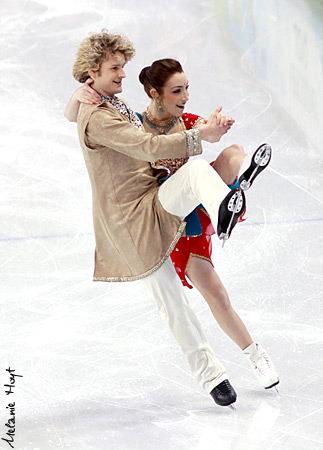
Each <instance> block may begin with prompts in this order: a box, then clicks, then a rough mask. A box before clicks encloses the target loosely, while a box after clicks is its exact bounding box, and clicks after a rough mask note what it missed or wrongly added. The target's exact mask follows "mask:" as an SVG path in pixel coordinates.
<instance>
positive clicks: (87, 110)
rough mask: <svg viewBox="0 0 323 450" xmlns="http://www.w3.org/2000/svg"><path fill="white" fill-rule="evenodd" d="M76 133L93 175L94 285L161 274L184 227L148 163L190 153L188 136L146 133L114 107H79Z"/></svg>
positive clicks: (105, 105) (106, 104)
mask: <svg viewBox="0 0 323 450" xmlns="http://www.w3.org/2000/svg"><path fill="white" fill-rule="evenodd" d="M77 122H78V132H79V139H80V142H81V147H82V150H83V154H84V158H85V163H86V166H87V170H88V172H89V176H90V181H91V186H92V197H93V222H94V232H95V240H96V249H95V270H94V280H95V281H132V280H137V279H140V278H143V277H145V276H147V275H149V274H150V273H151V272H153V271H154V270H157V269H158V268H159V267H160V266H161V264H163V262H164V261H165V260H166V258H167V257H168V256H169V255H170V253H171V252H172V250H173V248H174V247H175V245H176V243H177V241H178V239H179V238H180V237H181V235H182V233H183V231H184V229H185V222H182V221H181V219H180V218H179V217H177V216H174V215H171V214H169V213H168V212H166V211H165V210H164V208H163V207H162V205H161V203H160V201H159V199H158V187H159V184H158V176H161V174H163V175H164V174H165V173H164V172H161V171H159V170H156V169H152V167H151V165H150V162H154V161H156V160H157V159H162V158H176V157H177V158H180V157H187V156H191V155H192V154H194V155H196V154H197V153H201V152H202V149H201V146H199V150H198V151H196V148H195V150H194V152H191V149H190V146H189V145H187V135H186V133H187V132H184V131H183V132H179V133H174V134H171V135H168V136H155V137H153V136H152V135H151V134H150V133H145V132H143V131H142V130H140V129H138V128H136V127H135V126H134V125H132V124H131V123H130V121H129V120H128V119H127V117H126V116H124V115H123V114H120V113H119V112H118V110H117V109H115V108H114V107H113V106H112V105H111V104H110V103H107V102H104V103H103V104H102V105H99V106H98V105H86V104H81V107H80V111H79V114H78V120H77Z"/></svg>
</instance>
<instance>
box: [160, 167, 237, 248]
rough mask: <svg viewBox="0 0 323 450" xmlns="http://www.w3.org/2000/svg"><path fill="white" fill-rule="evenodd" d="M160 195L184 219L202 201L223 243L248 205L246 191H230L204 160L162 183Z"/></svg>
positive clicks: (170, 211)
mask: <svg viewBox="0 0 323 450" xmlns="http://www.w3.org/2000/svg"><path fill="white" fill-rule="evenodd" d="M158 197H159V200H160V203H161V204H162V206H163V208H164V209H165V210H166V211H168V212H169V213H171V214H174V215H176V216H179V217H182V218H184V217H186V216H188V214H190V213H191V212H192V211H193V209H194V208H196V206H198V205H199V204H200V203H202V204H203V206H204V207H205V208H206V210H207V211H208V213H209V215H210V217H211V220H212V223H213V226H214V228H215V229H216V230H217V233H218V236H219V238H220V239H223V240H224V242H225V240H226V239H228V238H229V236H230V233H231V230H232V229H233V227H234V226H235V225H236V223H237V221H238V220H239V218H240V216H241V214H242V213H243V210H244V208H245V197H244V193H243V192H242V191H239V190H238V189H233V190H230V189H229V188H228V186H227V185H226V184H225V183H224V182H223V180H222V179H221V177H220V176H219V174H218V173H217V172H216V171H215V170H213V169H212V167H211V166H210V165H209V164H208V163H207V162H206V161H205V160H203V159H195V160H194V161H189V162H188V163H187V164H184V166H182V167H181V168H180V169H179V170H178V171H177V172H176V173H175V174H174V175H172V176H171V177H170V178H169V179H168V180H166V181H165V182H164V183H163V184H162V185H161V186H160V188H159V191H158ZM218 219H219V220H218Z"/></svg>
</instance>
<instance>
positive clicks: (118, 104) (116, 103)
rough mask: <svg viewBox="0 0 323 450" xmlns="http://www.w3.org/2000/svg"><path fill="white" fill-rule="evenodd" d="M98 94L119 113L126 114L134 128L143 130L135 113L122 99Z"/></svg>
mask: <svg viewBox="0 0 323 450" xmlns="http://www.w3.org/2000/svg"><path fill="white" fill-rule="evenodd" d="M100 96H101V98H102V100H106V101H107V102H108V103H110V105H112V106H113V107H114V108H116V109H117V110H118V111H119V113H120V114H122V115H123V116H126V117H127V119H129V121H130V123H131V124H132V125H134V126H135V127H136V128H139V130H143V131H145V130H144V127H143V125H142V123H141V121H140V119H139V117H138V116H137V114H136V113H135V112H134V111H133V110H132V109H131V108H129V106H128V105H126V104H125V103H124V102H123V101H122V100H120V99H119V98H118V97H105V96H104V95H102V94H100Z"/></svg>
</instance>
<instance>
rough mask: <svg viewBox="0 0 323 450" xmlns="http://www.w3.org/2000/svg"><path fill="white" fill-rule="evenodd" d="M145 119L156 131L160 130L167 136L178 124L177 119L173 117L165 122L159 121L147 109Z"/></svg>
mask: <svg viewBox="0 0 323 450" xmlns="http://www.w3.org/2000/svg"><path fill="white" fill-rule="evenodd" d="M144 116H145V119H146V121H147V123H148V125H149V126H150V127H151V128H154V129H155V130H158V131H159V133H160V134H167V133H168V131H169V130H170V129H171V128H173V126H174V125H175V124H176V121H177V119H176V117H175V116H171V117H170V118H169V119H165V120H158V119H156V117H154V116H153V115H152V114H151V112H150V111H149V109H148V108H147V109H146V111H145V112H144Z"/></svg>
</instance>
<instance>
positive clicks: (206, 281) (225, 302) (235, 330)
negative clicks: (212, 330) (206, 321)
mask: <svg viewBox="0 0 323 450" xmlns="http://www.w3.org/2000/svg"><path fill="white" fill-rule="evenodd" d="M186 275H187V276H188V278H189V279H190V280H191V282H192V283H193V284H194V286H195V287H196V288H197V289H198V290H199V291H200V293H201V294H202V296H203V297H204V298H205V300H206V301H207V303H208V305H209V307H210V309H211V311H212V314H213V316H214V318H215V319H216V321H217V322H218V324H219V326H220V327H221V328H222V330H223V331H224V332H225V333H226V334H227V335H228V336H229V337H230V338H231V339H232V340H233V341H234V342H235V343H236V344H237V345H238V346H239V347H240V348H241V349H242V350H244V349H245V348H247V347H248V346H249V345H251V344H252V342H253V340H252V338H251V336H250V334H249V332H248V330H247V328H246V326H245V324H244V323H243V322H242V320H241V318H240V317H239V315H238V314H237V313H236V311H235V310H234V309H233V308H232V305H231V303H230V299H229V296H228V293H227V291H226V289H225V287H224V286H223V284H222V281H221V280H220V278H219V276H218V275H217V273H216V271H215V270H214V269H213V267H212V264H211V263H210V262H209V261H207V260H205V259H202V258H199V257H196V256H193V257H192V258H191V261H190V263H189V266H188V269H187V272H186Z"/></svg>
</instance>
